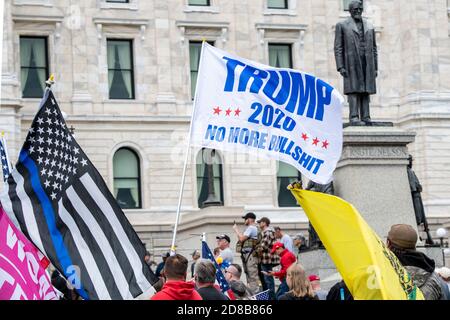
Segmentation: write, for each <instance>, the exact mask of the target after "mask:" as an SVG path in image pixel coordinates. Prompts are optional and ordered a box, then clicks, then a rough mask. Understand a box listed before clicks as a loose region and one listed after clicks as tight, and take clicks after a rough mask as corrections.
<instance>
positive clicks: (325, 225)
mask: <svg viewBox="0 0 450 320" xmlns="http://www.w3.org/2000/svg"><path fill="white" fill-rule="evenodd" d="M289 189H291V192H292V194H293V195H294V197H295V198H296V199H297V201H298V203H299V204H300V205H301V206H302V208H303V209H304V210H305V213H306V215H307V216H308V218H309V220H310V221H311V224H312V225H313V227H314V229H315V230H316V232H317V234H318V235H319V237H320V240H321V241H322V242H323V244H324V246H325V248H326V249H327V252H328V254H329V255H330V257H331V259H332V260H333V262H334V264H335V265H336V268H337V269H338V271H339V273H340V274H341V275H342V278H343V279H344V281H345V284H346V285H347V287H348V289H349V290H350V292H351V294H352V296H353V298H354V299H355V300H423V299H424V297H423V294H422V292H421V291H420V289H418V288H417V287H416V286H414V284H413V282H412V279H411V277H410V276H409V274H408V272H407V271H406V269H405V268H403V266H402V265H401V264H400V261H399V260H398V259H397V257H396V256H395V255H394V254H393V253H392V252H391V251H390V250H389V249H388V248H387V247H386V246H385V244H384V243H383V242H382V241H381V240H380V238H379V237H378V236H377V234H376V233H375V232H374V231H373V230H372V229H371V228H370V227H369V225H368V224H367V222H366V221H365V220H364V219H363V218H362V217H361V215H360V214H359V213H358V211H357V210H356V208H355V207H353V205H351V204H350V203H348V202H346V201H344V200H342V199H340V198H338V197H335V196H330V195H327V194H323V193H319V192H312V191H306V190H302V189H298V188H297V187H296V186H294V187H293V186H290V187H289Z"/></svg>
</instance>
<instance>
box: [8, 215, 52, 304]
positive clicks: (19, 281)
mask: <svg viewBox="0 0 450 320" xmlns="http://www.w3.org/2000/svg"><path fill="white" fill-rule="evenodd" d="M47 266H48V262H47V260H46V259H45V258H43V256H42V254H41V253H40V252H39V250H37V249H36V247H35V246H34V245H33V244H32V243H31V242H30V241H29V240H28V239H27V238H26V237H25V236H24V235H23V234H22V232H20V230H19V229H17V228H16V226H15V225H14V224H13V223H12V222H11V220H9V218H8V216H7V215H6V213H5V212H4V211H3V208H2V207H1V206H0V300H57V298H58V296H57V294H56V292H55V290H54V289H53V286H52V284H51V282H50V278H49V277H48V275H47V273H46V271H45V268H46V267H47Z"/></svg>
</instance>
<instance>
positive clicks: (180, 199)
mask: <svg viewBox="0 0 450 320" xmlns="http://www.w3.org/2000/svg"><path fill="white" fill-rule="evenodd" d="M205 43H206V41H205V40H203V45H202V51H201V53H200V55H201V56H200V64H199V72H198V73H199V74H200V70H201V67H202V60H203V56H204V55H203V51H204V48H205ZM198 81H199V78H197V84H198ZM196 88H197V86H196ZM196 105H197V90H195V97H194V104H193V106H192V115H191V123H190V125H189V137H188V144H187V147H186V157H185V158H184V165H183V173H182V176H181V186H180V193H179V197H178V205H177V214H176V220H175V226H174V229H173V238H172V245H171V247H170V255H171V256H173V255H175V251H176V246H175V242H176V239H177V231H178V224H179V222H180V213H181V201H182V199H183V192H184V182H185V179H186V170H187V163H188V160H189V151H190V150H191V140H192V127H193V123H194V121H193V120H194V116H195V111H196V108H195V107H196Z"/></svg>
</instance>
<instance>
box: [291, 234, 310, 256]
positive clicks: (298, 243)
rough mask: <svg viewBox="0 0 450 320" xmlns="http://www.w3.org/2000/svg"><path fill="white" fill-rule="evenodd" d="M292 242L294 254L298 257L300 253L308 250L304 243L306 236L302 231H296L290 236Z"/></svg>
mask: <svg viewBox="0 0 450 320" xmlns="http://www.w3.org/2000/svg"><path fill="white" fill-rule="evenodd" d="M292 241H293V244H294V252H293V253H294V254H295V255H296V256H297V257H298V255H299V254H300V253H302V252H303V251H306V250H308V246H307V245H306V238H305V236H304V235H303V234H302V233H297V234H296V235H295V236H294V238H292Z"/></svg>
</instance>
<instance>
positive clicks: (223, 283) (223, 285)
mask: <svg viewBox="0 0 450 320" xmlns="http://www.w3.org/2000/svg"><path fill="white" fill-rule="evenodd" d="M202 258H203V259H208V260H211V261H212V262H213V263H214V265H215V266H216V280H217V282H218V283H219V286H220V289H221V290H222V292H223V293H225V294H227V295H228V297H229V298H230V299H231V300H235V296H234V293H233V291H232V290H231V288H230V285H229V284H228V281H227V280H226V279H225V276H224V275H223V272H222V269H221V268H220V266H219V264H218V263H217V261H216V259H214V255H213V254H212V252H211V249H209V247H208V244H207V243H206V241H205V239H203V240H202Z"/></svg>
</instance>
